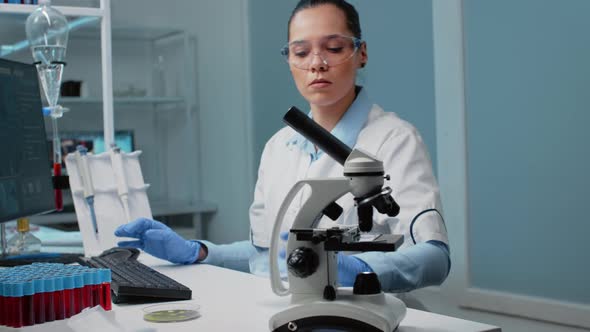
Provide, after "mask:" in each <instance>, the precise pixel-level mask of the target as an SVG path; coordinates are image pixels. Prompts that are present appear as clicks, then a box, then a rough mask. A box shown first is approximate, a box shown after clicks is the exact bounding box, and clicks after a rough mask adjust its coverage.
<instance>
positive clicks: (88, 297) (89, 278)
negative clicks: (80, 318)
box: [82, 269, 94, 309]
mask: <svg viewBox="0 0 590 332" xmlns="http://www.w3.org/2000/svg"><path fill="white" fill-rule="evenodd" d="M83 276H84V289H83V290H82V309H84V308H91V307H92V303H93V302H94V301H93V299H92V284H93V283H94V272H93V271H92V269H84V270H83Z"/></svg>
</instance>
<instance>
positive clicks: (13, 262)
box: [0, 252, 84, 266]
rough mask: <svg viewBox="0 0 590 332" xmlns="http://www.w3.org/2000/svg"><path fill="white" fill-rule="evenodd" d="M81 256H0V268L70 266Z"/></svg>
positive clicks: (51, 254) (46, 254) (55, 254)
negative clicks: (54, 264)
mask: <svg viewBox="0 0 590 332" xmlns="http://www.w3.org/2000/svg"><path fill="white" fill-rule="evenodd" d="M82 256H84V255H83V254H69V253H68V254H63V253H49V252H41V253H36V254H27V255H17V256H5V255H0V266H19V265H29V264H32V263H62V264H70V263H77V262H78V259H79V258H80V257H82Z"/></svg>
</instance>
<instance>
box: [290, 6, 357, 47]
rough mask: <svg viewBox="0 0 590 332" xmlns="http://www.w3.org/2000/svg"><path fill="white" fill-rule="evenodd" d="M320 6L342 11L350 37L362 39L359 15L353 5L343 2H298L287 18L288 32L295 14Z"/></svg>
mask: <svg viewBox="0 0 590 332" xmlns="http://www.w3.org/2000/svg"><path fill="white" fill-rule="evenodd" d="M321 5H334V6H336V7H338V8H339V9H340V10H342V12H344V15H345V16H346V25H347V27H348V29H349V30H350V32H352V35H353V36H355V37H356V38H358V39H361V38H362V36H361V23H360V20H359V13H358V12H357V11H356V9H355V8H354V6H353V5H351V4H349V3H348V2H346V1H344V0H300V1H299V2H298V3H297V5H296V6H295V9H293V12H292V13H291V17H289V23H288V30H289V31H290V29H291V21H292V20H293V17H294V16H295V14H297V13H298V12H300V11H301V10H303V9H307V8H313V7H317V6H321Z"/></svg>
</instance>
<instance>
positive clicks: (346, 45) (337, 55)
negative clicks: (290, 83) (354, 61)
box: [281, 35, 362, 70]
mask: <svg viewBox="0 0 590 332" xmlns="http://www.w3.org/2000/svg"><path fill="white" fill-rule="evenodd" d="M361 45H362V40H360V39H358V38H355V37H349V36H342V35H331V36H326V37H323V38H320V39H318V40H317V41H309V40H295V41H292V42H290V43H288V44H287V45H285V46H284V47H283V48H282V49H281V54H282V55H283V57H284V58H285V60H286V61H287V63H289V64H290V65H292V66H294V67H296V68H299V69H304V70H308V69H309V67H310V66H311V64H312V63H313V60H314V57H315V56H318V57H319V58H320V60H321V61H322V63H323V64H324V65H327V66H332V67H333V66H337V65H339V64H342V63H344V62H346V61H348V60H349V59H350V58H352V56H353V55H354V54H355V53H356V51H357V50H358V49H359V48H360V47H361Z"/></svg>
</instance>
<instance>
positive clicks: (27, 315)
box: [21, 280, 35, 326]
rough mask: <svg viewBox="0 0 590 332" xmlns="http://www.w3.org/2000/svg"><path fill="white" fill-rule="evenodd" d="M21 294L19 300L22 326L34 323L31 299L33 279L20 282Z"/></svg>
mask: <svg viewBox="0 0 590 332" xmlns="http://www.w3.org/2000/svg"><path fill="white" fill-rule="evenodd" d="M22 285H23V296H22V301H21V311H22V322H23V326H31V325H35V310H34V301H33V293H34V287H33V281H32V280H27V281H25V282H23V283H22Z"/></svg>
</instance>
